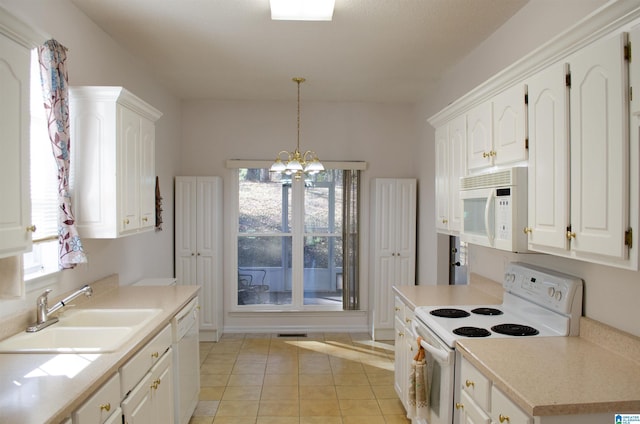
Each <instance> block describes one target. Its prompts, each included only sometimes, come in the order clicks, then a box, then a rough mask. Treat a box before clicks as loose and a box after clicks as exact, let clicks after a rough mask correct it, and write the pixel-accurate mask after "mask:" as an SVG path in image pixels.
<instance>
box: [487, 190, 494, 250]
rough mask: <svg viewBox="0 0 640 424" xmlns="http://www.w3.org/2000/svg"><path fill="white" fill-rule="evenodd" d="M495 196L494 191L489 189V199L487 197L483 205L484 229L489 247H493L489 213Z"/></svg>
mask: <svg viewBox="0 0 640 424" xmlns="http://www.w3.org/2000/svg"><path fill="white" fill-rule="evenodd" d="M495 195H496V191H495V190H494V189H491V190H490V191H489V197H487V203H486V204H485V205H484V228H485V229H486V231H487V238H488V239H489V245H491V246H493V234H492V233H491V230H490V227H489V222H490V219H491V217H490V216H489V212H491V205H492V204H493V201H494V198H495Z"/></svg>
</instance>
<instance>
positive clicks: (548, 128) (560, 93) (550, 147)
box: [527, 63, 569, 251]
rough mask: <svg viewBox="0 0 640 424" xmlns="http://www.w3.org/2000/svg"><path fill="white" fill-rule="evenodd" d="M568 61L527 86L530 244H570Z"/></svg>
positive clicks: (550, 68)
mask: <svg viewBox="0 0 640 424" xmlns="http://www.w3.org/2000/svg"><path fill="white" fill-rule="evenodd" d="M565 76H566V70H565V64H564V63H557V64H555V65H552V66H550V67H549V68H547V69H545V70H544V71H541V72H540V73H538V74H536V75H535V76H534V77H532V78H531V79H529V80H527V86H528V92H529V177H528V196H529V206H528V227H529V229H530V232H529V248H530V249H532V250H537V249H539V248H541V247H552V248H557V249H562V250H565V251H566V250H567V249H568V246H569V243H568V240H567V237H566V232H567V226H568V225H569V130H568V122H567V112H568V101H569V99H568V95H569V93H568V87H567V85H566V82H565Z"/></svg>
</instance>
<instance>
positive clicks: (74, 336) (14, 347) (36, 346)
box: [0, 324, 134, 353]
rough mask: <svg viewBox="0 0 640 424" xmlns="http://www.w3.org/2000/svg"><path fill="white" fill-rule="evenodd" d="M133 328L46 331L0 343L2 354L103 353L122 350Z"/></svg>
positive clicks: (83, 328) (55, 328) (75, 328)
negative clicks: (121, 347)
mask: <svg viewBox="0 0 640 424" xmlns="http://www.w3.org/2000/svg"><path fill="white" fill-rule="evenodd" d="M133 333H134V329H133V328H131V327H56V326H55V324H54V326H52V327H47V328H45V329H43V330H40V331H38V332H35V333H27V332H22V333H19V334H16V335H14V336H12V337H9V338H8V339H5V340H2V341H0V352H2V353H103V352H112V351H114V350H116V349H117V348H119V347H120V346H121V345H122V344H123V343H124V342H125V341H126V340H128V339H129V337H130V336H131V335H133Z"/></svg>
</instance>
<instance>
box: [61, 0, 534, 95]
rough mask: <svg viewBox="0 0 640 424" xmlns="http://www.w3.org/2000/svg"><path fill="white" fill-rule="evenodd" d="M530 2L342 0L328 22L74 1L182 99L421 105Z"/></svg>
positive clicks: (201, 5)
mask: <svg viewBox="0 0 640 424" xmlns="http://www.w3.org/2000/svg"><path fill="white" fill-rule="evenodd" d="M527 1H528V0H336V2H335V3H336V6H335V11H334V19H333V21H331V22H308V21H307V22H304V21H272V20H271V19H270V11H269V0H106V1H105V0H72V2H73V3H74V4H75V5H76V6H77V7H78V8H80V9H81V10H82V11H83V12H84V13H85V14H86V15H87V16H89V18H91V19H92V20H93V21H94V22H95V23H96V24H97V25H98V26H100V27H101V28H102V29H104V31H106V32H107V33H108V34H109V35H110V36H111V37H113V38H114V39H115V40H116V41H117V42H118V43H120V44H121V45H122V46H123V47H124V48H125V49H127V50H128V51H129V52H131V54H133V55H134V56H136V57H138V58H140V59H142V60H143V61H144V62H146V63H148V64H149V65H150V66H151V67H152V68H153V69H154V72H155V74H156V77H157V78H158V80H159V81H160V82H161V83H162V84H163V85H164V86H166V87H167V88H168V89H169V90H170V91H171V92H172V93H174V94H175V95H176V96H178V97H180V98H183V99H220V100H244V99H257V100H262V99H265V100H266V99H269V100H272V99H292V98H295V96H296V87H295V83H293V82H292V81H291V78H292V77H295V76H301V77H305V78H306V79H307V82H305V83H304V84H303V85H302V86H301V97H302V99H303V100H304V99H313V100H324V101H373V102H416V101H420V100H423V99H424V98H425V97H426V96H427V95H428V93H429V91H430V90H431V89H432V88H433V87H434V85H435V84H437V82H438V80H439V78H440V77H441V75H442V74H443V73H444V72H446V70H447V69H448V68H450V67H451V66H453V65H455V64H456V63H457V62H458V61H459V60H461V59H462V58H463V57H464V56H466V55H467V54H468V53H469V52H470V51H472V50H473V49H474V47H475V46H477V45H478V44H479V43H481V42H482V41H483V40H485V39H486V38H487V37H488V36H489V35H490V34H491V33H492V32H494V31H495V30H496V29H497V28H498V27H499V26H500V25H502V24H503V23H504V22H505V21H506V20H507V19H509V18H510V17H511V16H512V15H513V14H514V13H516V12H517V11H518V10H519V9H520V8H521V7H522V6H524V5H525V4H526V3H527Z"/></svg>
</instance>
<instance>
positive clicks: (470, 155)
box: [467, 101, 494, 170]
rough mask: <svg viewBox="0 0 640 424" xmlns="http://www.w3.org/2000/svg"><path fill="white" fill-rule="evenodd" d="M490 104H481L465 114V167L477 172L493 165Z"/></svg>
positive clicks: (488, 102)
mask: <svg viewBox="0 0 640 424" xmlns="http://www.w3.org/2000/svg"><path fill="white" fill-rule="evenodd" d="M491 108H492V104H491V102H490V101H487V102H485V103H482V104H480V105H478V106H476V107H474V108H473V109H471V110H470V111H469V112H468V113H467V166H468V168H469V170H477V169H480V168H485V167H487V166H491V165H493V157H494V156H493V142H492V138H493V134H492V119H491V115H492V110H491Z"/></svg>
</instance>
